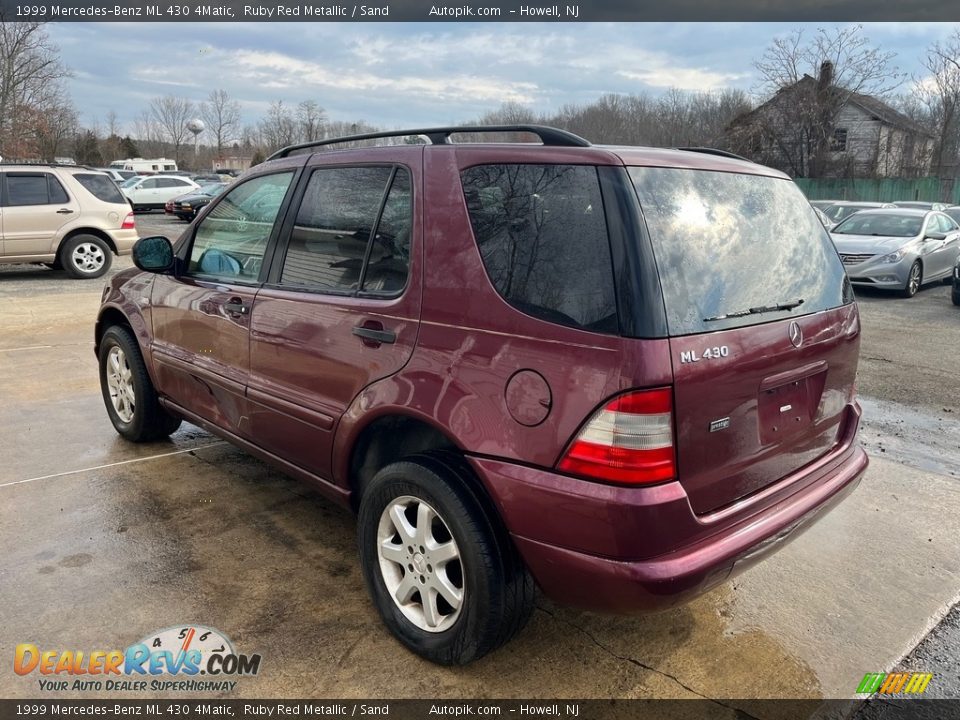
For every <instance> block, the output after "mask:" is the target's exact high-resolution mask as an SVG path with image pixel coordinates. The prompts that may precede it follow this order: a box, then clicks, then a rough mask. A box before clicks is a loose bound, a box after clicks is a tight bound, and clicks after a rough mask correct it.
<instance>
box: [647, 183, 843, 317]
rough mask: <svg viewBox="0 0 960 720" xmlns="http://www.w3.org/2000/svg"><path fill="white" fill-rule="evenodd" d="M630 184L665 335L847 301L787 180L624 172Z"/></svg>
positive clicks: (829, 251)
mask: <svg viewBox="0 0 960 720" xmlns="http://www.w3.org/2000/svg"><path fill="white" fill-rule="evenodd" d="M630 176H631V178H632V179H633V182H634V186H635V187H636V189H637V194H638V196H639V198H640V205H641V208H642V210H643V214H644V218H645V220H646V223H647V226H648V228H649V231H650V240H651V243H652V245H653V250H654V254H655V255H656V260H657V269H658V271H659V274H660V282H661V285H662V287H663V296H664V304H665V307H666V311H667V322H668V325H669V329H670V334H671V335H689V334H693V333H701V332H709V331H712V330H723V329H726V328H731V327H741V326H745V325H754V324H757V323H763V322H769V321H771V320H780V319H782V318H784V317H791V316H797V315H806V314H809V313H813V312H818V311H821V310H827V309H829V308H835V307H838V306H840V305H844V304H846V303H849V302H852V301H853V294H852V291H851V289H850V284H849V282H848V281H847V277H846V274H845V273H844V270H843V266H842V265H841V263H840V259H839V257H838V256H837V251H836V250H835V249H834V247H833V243H832V242H831V240H830V237H829V235H827V233H826V231H825V230H824V229H823V226H822V225H821V224H820V222H819V221H818V220H817V217H816V215H814V213H813V210H812V209H811V208H810V205H809V204H808V203H807V201H806V199H805V198H804V196H803V194H802V193H801V192H800V190H799V189H798V188H797V186H796V185H794V184H793V183H792V182H790V181H789V180H784V179H780V178H771V177H762V176H758V175H746V174H737V173H723V172H710V171H705V170H688V169H675V168H648V167H635V168H630ZM798 300H802V301H803V303H802V304H800V305H798V306H797V307H795V308H794V309H793V310H786V309H784V310H775V311H767V312H760V311H759V310H760V309H761V308H769V307H771V306H774V305H778V304H783V303H794V302H796V301H798ZM751 308H753V311H752V312H751Z"/></svg>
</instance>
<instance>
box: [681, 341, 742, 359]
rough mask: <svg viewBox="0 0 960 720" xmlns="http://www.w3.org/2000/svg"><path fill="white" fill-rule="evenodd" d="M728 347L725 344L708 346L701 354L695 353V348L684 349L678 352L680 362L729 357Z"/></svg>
mask: <svg viewBox="0 0 960 720" xmlns="http://www.w3.org/2000/svg"><path fill="white" fill-rule="evenodd" d="M729 355H730V348H728V347H727V346H726V345H717V346H714V347H708V348H707V349H706V350H704V351H703V354H701V355H697V351H696V350H684V351H683V352H681V353H680V362H681V363H692V362H700V361H701V360H714V359H715V358H725V357H729Z"/></svg>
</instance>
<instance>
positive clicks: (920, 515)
mask: <svg viewBox="0 0 960 720" xmlns="http://www.w3.org/2000/svg"><path fill="white" fill-rule="evenodd" d="M138 222H139V223H141V234H145V233H148V232H151V229H148V228H153V227H156V228H160V229H163V228H165V227H167V225H166V224H165V221H164V219H163V218H160V217H159V216H140V218H139V219H138ZM175 227H182V225H179V226H175ZM168 234H172V233H168ZM127 264H128V261H126V260H121V261H120V262H119V263H118V265H119V266H126V265H127ZM101 286H102V284H101V283H100V282H81V281H73V280H69V279H67V278H66V277H64V276H62V275H60V274H58V273H54V272H51V271H48V270H45V269H32V268H29V269H23V268H0V438H2V441H0V442H2V444H0V447H2V452H0V513H2V515H0V518H2V521H0V617H2V625H3V632H2V633H0V668H2V669H0V697H34V696H37V695H38V694H39V690H38V686H37V679H36V675H34V676H31V677H19V676H16V675H14V674H13V673H12V672H10V667H11V666H10V662H9V659H10V658H11V657H12V656H13V651H14V646H15V645H16V644H17V643H20V642H33V643H36V644H37V645H39V646H41V647H42V648H47V649H60V650H63V649H102V650H111V649H116V648H123V647H126V646H127V645H129V644H131V643H133V642H135V641H137V640H138V639H140V638H141V637H143V636H146V635H147V634H148V633H151V632H153V631H155V630H158V629H161V628H167V627H171V626H178V625H181V624H190V623H199V624H203V625H207V626H211V627H214V628H218V629H220V630H222V631H223V632H224V633H225V634H226V635H228V636H229V637H230V638H231V639H232V640H233V643H234V645H235V646H236V647H237V649H238V651H240V652H245V653H254V652H256V653H260V654H261V655H262V657H263V665H262V667H261V672H260V674H259V675H258V676H257V677H256V678H244V679H242V680H241V681H240V682H239V683H238V685H237V687H236V689H235V690H234V691H233V692H232V693H228V694H225V695H224V697H298V696H311V697H344V698H346V697H395V698H401V697H428V698H434V697H451V698H453V697H505V698H522V697H542V698H551V697H566V698H571V697H577V698H591V697H596V698H614V697H615V698H629V697H673V698H694V697H706V698H712V699H724V698H768V697H773V698H775V697H805V698H831V697H832V698H849V697H852V696H853V691H854V690H855V688H856V686H857V684H858V683H859V681H860V679H861V678H862V677H863V674H864V673H865V672H882V671H884V670H889V669H892V668H894V667H896V666H897V665H898V664H901V663H903V662H906V660H905V658H907V659H908V660H911V659H912V660H911V662H913V664H914V665H915V666H916V667H915V668H913V669H918V670H919V669H922V667H930V668H933V667H934V666H935V667H937V668H941V667H942V668H943V670H939V669H937V670H934V669H931V670H930V671H932V672H936V673H938V677H939V681H937V680H935V682H937V688H938V690H937V691H938V693H940V696H947V697H960V683H958V679H957V677H956V672H955V669H956V659H957V657H958V649H957V645H956V643H957V640H958V637H957V633H956V632H953V634H952V635H951V634H950V628H951V625H950V623H951V622H953V621H952V620H950V618H951V617H954V616H953V615H948V613H949V610H950V608H951V607H952V606H953V605H955V604H956V601H957V600H958V597H960V482H958V477H957V474H958V468H960V461H958V458H960V440H958V436H960V435H958V427H960V424H958V422H957V421H958V419H960V418H958V417H957V415H958V413H960V407H958V402H957V398H960V379H958V378H957V377H955V376H956V373H955V371H954V370H951V371H950V372H947V369H948V368H953V367H955V362H951V361H949V360H948V359H945V358H950V357H955V355H956V350H957V349H960V309H957V308H954V307H953V306H952V305H950V301H949V290H948V288H946V287H935V288H930V289H928V290H924V291H923V292H922V293H921V294H920V295H919V296H918V297H917V298H915V299H914V300H911V301H903V300H897V299H893V298H886V297H881V296H869V297H866V298H864V299H863V301H862V303H861V312H862V314H863V325H864V341H863V352H864V355H865V356H866V357H867V358H869V359H868V360H866V361H865V362H864V363H863V365H862V369H861V375H860V390H861V392H862V393H863V394H864V395H866V396H867V397H866V398H865V401H864V408H865V412H866V422H865V428H864V440H865V443H866V445H867V447H868V449H869V450H870V452H871V457H872V464H871V467H870V469H869V471H868V473H867V476H866V477H865V479H864V480H863V482H862V484H861V486H860V488H859V489H858V490H857V491H856V492H855V493H854V494H853V495H852V496H851V497H850V498H849V499H848V500H847V501H846V502H845V503H843V504H842V505H841V506H840V507H839V508H837V509H836V510H835V511H834V512H833V513H831V514H830V515H828V516H827V517H826V518H825V519H823V520H822V521H821V522H820V523H818V524H817V525H815V526H814V527H813V528H811V529H810V530H809V531H807V532H806V533H805V534H803V535H802V536H800V537H799V538H797V539H796V540H795V541H794V542H792V543H791V544H790V545H789V546H787V547H786V548H785V549H783V550H782V551H781V552H779V553H777V554H776V555H774V556H773V557H771V558H769V559H767V560H765V561H764V562H763V563H761V564H759V565H758V566H756V567H755V568H753V569H751V570H750V571H748V572H747V573H745V574H744V575H741V576H739V577H738V578H736V579H735V580H734V581H732V582H730V583H726V584H724V585H722V586H720V587H719V588H717V589H716V590H715V591H714V592H712V593H710V594H708V595H706V596H704V597H702V598H700V599H698V600H697V601H695V602H693V603H691V604H690V605H687V606H685V607H683V608H679V609H676V610H673V611H670V612H666V613H662V614H658V615H652V616H646V617H609V616H602V615H595V614H591V613H585V612H579V611H576V610H571V609H567V608H561V607H557V606H555V605H553V604H552V603H550V602H549V601H547V600H546V599H544V598H542V597H541V598H539V599H538V602H537V611H536V612H535V613H534V616H533V619H532V620H531V622H530V624H529V625H528V626H527V628H526V629H525V630H524V631H523V632H522V633H521V634H520V635H519V636H518V637H517V638H516V640H514V641H513V642H512V643H511V644H509V645H508V646H506V647H505V648H503V649H501V650H500V651H498V652H496V653H494V654H492V655H490V656H488V657H487V658H484V659H483V660H481V661H479V662H477V663H475V664H473V665H471V666H468V667H466V668H455V669H451V668H439V667H436V666H432V665H430V664H428V663H425V662H423V661H420V660H419V659H417V658H416V657H414V656H412V655H410V654H409V653H408V652H406V651H405V650H403V649H402V648H401V647H400V645H399V644H397V643H396V642H395V641H394V640H393V639H392V638H391V637H390V636H389V634H388V633H387V632H386V630H385V629H384V628H383V627H382V626H381V624H380V622H379V620H378V618H377V616H376V614H375V612H374V610H373V606H372V605H371V603H370V602H369V601H368V599H367V595H366V592H365V588H364V586H363V581H362V578H361V576H360V572H359V568H358V563H357V555H356V549H355V544H354V533H355V528H354V523H353V518H352V517H351V515H350V514H349V513H347V512H345V511H343V510H341V509H339V508H338V507H335V506H333V505H332V504H330V503H328V502H327V501H325V500H324V499H322V498H320V497H319V496H317V495H315V494H314V493H312V492H311V491H310V490H308V489H306V488H305V487H304V486H302V485H300V484H298V483H296V482H294V481H292V480H290V479H288V478H286V477H285V476H283V475H282V474H281V473H279V472H278V471H276V470H273V469H272V468H270V467H269V466H267V465H265V464H263V463H261V462H259V461H257V460H255V459H253V458H251V457H250V456H248V455H246V454H244V453H243V452H241V451H239V450H237V449H235V448H233V447H231V446H229V445H227V444H225V443H222V442H220V441H218V440H217V439H216V438H214V437H212V436H210V435H208V434H207V433H205V432H203V431H200V430H198V429H196V428H194V427H192V426H189V425H184V426H183V427H182V428H181V430H180V431H179V432H177V433H176V434H175V435H174V436H173V437H172V438H171V440H170V441H168V442H161V443H153V444H149V445H140V446H134V445H132V444H130V443H126V442H124V441H122V440H120V438H119V437H118V436H116V434H115V433H114V431H113V429H112V428H111V426H110V424H109V422H108V420H107V417H106V414H105V412H104V410H103V405H102V400H101V398H100V393H99V387H98V383H97V372H96V362H95V359H94V356H93V352H92V338H91V336H92V323H93V317H94V315H95V312H96V308H97V306H98V304H99V298H100V289H101ZM898 328H908V329H909V333H907V334H905V333H903V332H902V330H900V329H898ZM908 349H911V351H908ZM927 353H929V354H930V356H929V357H928V355H927ZM911 388H912V390H911ZM944 616H947V620H946V621H945V622H944V623H943V624H942V625H940V626H939V627H937V626H938V623H940V621H941V619H942V618H944ZM954 624H955V623H954ZM934 628H936V629H935V630H934V632H933V633H930V631H931V629H934ZM928 633H930V634H929V635H928ZM925 638H926V640H925ZM937 642H939V645H935V643H937ZM924 643H925V644H924ZM918 645H919V647H918ZM924 647H928V648H930V652H929V653H928V654H927V655H924V654H923V648H924ZM911 653H913V654H911ZM938 658H939V659H938ZM938 662H939V663H941V664H940V665H937V663H938ZM925 663H926V664H925ZM950 663H952V664H950ZM921 666H922V667H921ZM941 675H942V676H945V677H940V676H941ZM147 694H149V693H147ZM55 695H59V696H61V697H82V696H83V695H84V694H83V693H69V692H68V693H59V694H57V693H55ZM103 695H104V693H102V692H100V693H98V692H89V693H87V696H89V697H99V696H103ZM131 696H136V695H131ZM184 696H185V697H189V696H190V694H189V693H188V694H185V695H184ZM197 696H202V697H209V696H210V694H209V693H201V694H199V695H197ZM734 704H735V703H734Z"/></svg>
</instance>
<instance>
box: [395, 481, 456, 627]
mask: <svg viewBox="0 0 960 720" xmlns="http://www.w3.org/2000/svg"><path fill="white" fill-rule="evenodd" d="M377 555H378V558H379V561H380V572H381V574H382V577H383V582H384V584H385V585H386V588H387V592H388V593H389V595H390V597H391V598H392V599H393V602H394V603H395V604H396V606H397V608H398V609H399V610H400V612H402V613H403V615H404V617H406V618H407V619H408V620H409V621H410V622H412V623H413V624H414V625H416V626H417V627H418V628H420V629H421V630H425V631H426V632H431V633H439V632H443V631H444V630H448V629H449V628H450V627H452V626H453V624H454V623H456V621H457V618H458V617H460V610H461V608H462V607H463V600H464V594H465V591H466V588H465V587H464V581H463V575H464V573H463V566H462V565H461V559H460V549H459V548H458V547H457V543H456V541H455V540H454V539H453V536H452V535H451V533H450V529H449V528H448V527H447V524H446V522H444V520H443V518H442V517H441V516H440V514H439V513H438V512H437V511H436V510H435V509H434V508H433V507H431V506H430V505H429V504H427V503H426V502H424V501H423V500H421V499H419V498H415V497H411V496H409V495H405V496H402V497H398V498H395V499H394V500H392V501H391V502H390V503H389V504H388V505H387V506H386V508H384V510H383V513H382V514H381V516H380V524H379V527H378V530H377Z"/></svg>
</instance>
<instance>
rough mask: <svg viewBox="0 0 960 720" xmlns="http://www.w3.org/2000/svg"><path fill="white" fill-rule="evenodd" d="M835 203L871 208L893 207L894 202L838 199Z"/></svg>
mask: <svg viewBox="0 0 960 720" xmlns="http://www.w3.org/2000/svg"><path fill="white" fill-rule="evenodd" d="M833 204H834V205H845V206H847V207H869V208H887V209H893V208H891V207H890V206H891V205H893V203H882V202H872V201H869V200H837V201H836V202H834V203H833Z"/></svg>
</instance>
